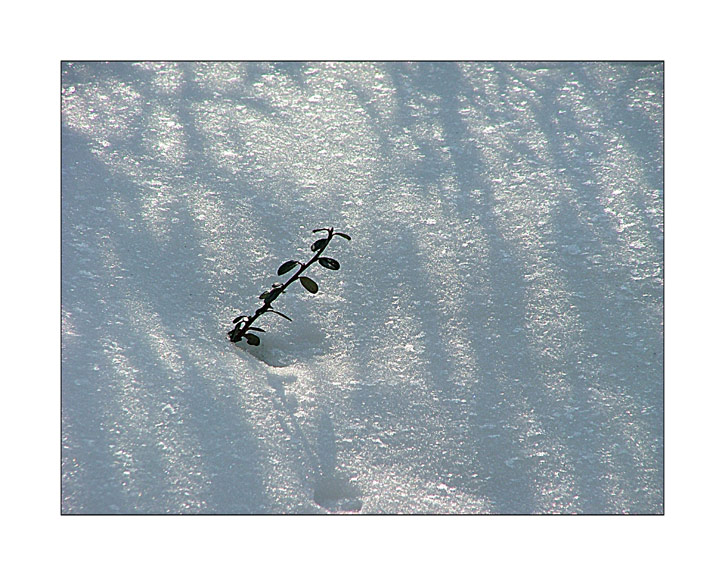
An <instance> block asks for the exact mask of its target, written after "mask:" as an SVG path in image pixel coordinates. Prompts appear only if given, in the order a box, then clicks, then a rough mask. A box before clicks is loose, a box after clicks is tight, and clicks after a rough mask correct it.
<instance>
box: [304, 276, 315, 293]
mask: <svg viewBox="0 0 725 576" xmlns="http://www.w3.org/2000/svg"><path fill="white" fill-rule="evenodd" d="M300 282H302V285H303V286H304V287H305V288H306V289H307V290H308V291H309V292H312V293H313V294H314V293H315V292H317V290H319V288H318V287H317V283H316V282H315V281H314V280H313V279H312V278H308V277H307V276H300Z"/></svg>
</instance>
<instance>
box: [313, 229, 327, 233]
mask: <svg viewBox="0 0 725 576" xmlns="http://www.w3.org/2000/svg"><path fill="white" fill-rule="evenodd" d="M329 231H330V229H329V228H315V229H314V230H313V231H312V233H313V234H314V233H315V232H329Z"/></svg>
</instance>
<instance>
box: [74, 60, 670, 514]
mask: <svg viewBox="0 0 725 576" xmlns="http://www.w3.org/2000/svg"><path fill="white" fill-rule="evenodd" d="M61 75H62V206H61V210H62V494H61V497H62V501H61V510H62V512H63V513H68V514H75V513H111V514H112V513H255V514H280V513H328V512H330V513H368V514H376V513H388V514H391V513H396V514H397V513H414V514H419V513H423V514H431V513H433V514H439V513H445V514H458V513H494V514H501V513H504V514H518V513H525V514H537V513H606V514H609V513H633V514H642V513H644V514H660V513H662V512H663V505H664V503H663V357H662V352H663V143H662V136H663V65H662V64H661V63H603V62H600V63H570V62H557V63H520V64H517V63H484V62H479V63H399V62H388V63H372V62H369V63H366V62H362V63H352V62H336V63H325V62H317V63H294V62H285V63H261V62H254V63H216V62H207V63H192V62H188V63H163V62H154V63H122V62H116V63H92V62H84V63H78V62H76V63H64V64H63V65H62V69H61ZM324 226H335V228H336V230H339V231H341V232H346V233H348V234H350V235H351V236H352V241H351V242H347V241H346V240H344V239H342V238H340V237H335V239H334V240H333V242H332V243H331V244H330V246H329V247H328V248H327V250H326V253H325V255H327V256H330V257H333V258H335V259H337V260H339V262H340V263H341V266H342V268H341V270H339V271H331V270H326V269H324V268H322V267H319V266H316V267H315V268H314V269H311V271H312V274H311V275H312V276H313V277H314V278H315V280H316V281H317V282H318V283H319V285H320V291H319V293H318V294H316V295H312V294H308V293H307V292H306V291H305V290H304V289H303V288H302V287H301V286H300V285H299V284H295V285H294V286H292V288H290V290H288V292H287V293H285V294H284V295H282V297H280V299H279V300H278V301H277V303H276V304H277V308H278V309H279V310H281V311H282V312H284V313H286V314H288V315H289V316H291V317H292V318H293V319H294V322H292V323H290V322H287V321H286V320H284V319H282V318H280V317H279V316H273V315H265V316H264V317H263V319H262V320H261V321H260V323H259V325H260V326H261V327H263V328H265V329H266V330H267V332H266V333H265V334H260V336H261V340H262V343H261V345H260V346H259V347H251V346H248V345H246V344H245V343H240V344H239V345H234V344H232V343H230V342H229V341H228V340H227V338H226V331H227V330H229V329H230V328H231V323H230V322H231V319H232V318H234V317H235V316H237V315H239V314H242V313H246V314H249V313H252V312H254V310H255V309H256V308H257V307H258V306H259V300H258V299H257V295H258V294H259V293H260V292H261V291H262V290H263V289H265V288H267V287H269V285H270V284H271V283H272V282H274V281H277V280H278V277H277V276H276V275H275V271H276V269H277V267H278V266H279V265H280V264H281V263H282V262H284V261H286V260H288V259H290V258H297V259H300V260H303V259H304V260H306V259H307V258H309V257H310V256H311V252H310V250H309V246H310V243H311V242H312V240H313V239H314V235H313V234H312V233H311V231H312V229H313V228H319V227H324Z"/></svg>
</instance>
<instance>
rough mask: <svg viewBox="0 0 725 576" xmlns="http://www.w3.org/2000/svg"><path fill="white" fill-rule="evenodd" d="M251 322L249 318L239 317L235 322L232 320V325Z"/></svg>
mask: <svg viewBox="0 0 725 576" xmlns="http://www.w3.org/2000/svg"><path fill="white" fill-rule="evenodd" d="M247 320H249V316H237V317H236V318H235V319H234V320H232V324H236V323H237V322H246V321H247Z"/></svg>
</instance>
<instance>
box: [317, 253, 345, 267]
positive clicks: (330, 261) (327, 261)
mask: <svg viewBox="0 0 725 576" xmlns="http://www.w3.org/2000/svg"><path fill="white" fill-rule="evenodd" d="M318 262H319V263H320V265H322V266H324V267H325V268H329V269H330V270H339V269H340V263H339V262H338V261H337V260H335V259H334V258H325V257H324V256H323V257H321V258H320V259H319V260H318Z"/></svg>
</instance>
